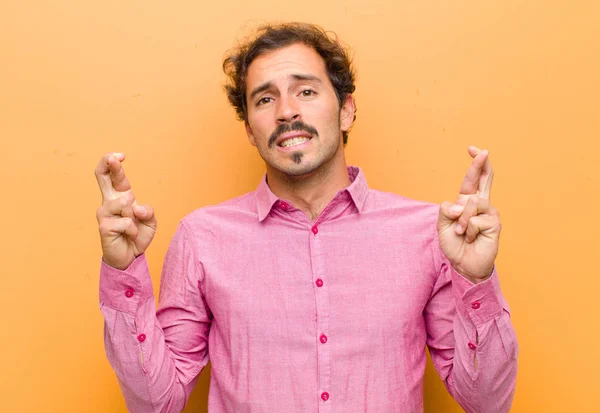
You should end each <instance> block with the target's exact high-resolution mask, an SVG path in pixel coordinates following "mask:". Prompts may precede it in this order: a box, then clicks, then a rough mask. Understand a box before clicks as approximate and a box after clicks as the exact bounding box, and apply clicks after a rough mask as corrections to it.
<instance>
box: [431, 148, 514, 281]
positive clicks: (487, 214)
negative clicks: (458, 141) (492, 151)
mask: <svg viewBox="0 0 600 413" xmlns="http://www.w3.org/2000/svg"><path fill="white" fill-rule="evenodd" d="M469 155H471V157H472V158H473V162H472V163H471V166H469V169H468V170H467V174H466V175H465V179H464V180H463V183H462V186H461V188H460V194H459V195H458V198H457V199H456V203H454V204H452V203H450V202H444V203H442V205H441V206H440V214H439V217H438V223H437V230H438V235H439V241H440V248H441V249H442V251H443V253H444V254H445V255H446V258H448V261H450V264H452V266H453V267H454V269H455V270H456V271H457V272H458V273H460V274H461V275H462V276H464V277H465V278H467V279H468V280H470V281H471V282H473V283H475V284H476V283H478V282H481V281H484V280H486V279H487V278H489V276H490V275H491V274H492V271H493V270H494V260H495V259H496V255H498V243H499V239H500V231H501V229H502V225H501V224H500V216H499V215H498V211H497V210H496V208H494V207H493V206H492V205H491V204H490V191H491V189H492V179H493V176H494V172H493V171H492V166H491V164H490V161H489V154H488V151H486V150H480V149H479V148H477V147H475V146H470V147H469Z"/></svg>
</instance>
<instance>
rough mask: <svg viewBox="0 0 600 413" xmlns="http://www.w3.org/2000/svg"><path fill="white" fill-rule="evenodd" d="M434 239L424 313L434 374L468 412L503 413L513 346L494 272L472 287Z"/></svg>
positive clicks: (510, 388)
mask: <svg viewBox="0 0 600 413" xmlns="http://www.w3.org/2000/svg"><path fill="white" fill-rule="evenodd" d="M437 242H438V241H437V239H436V240H435V243H436V247H437V248H434V249H435V251H434V255H436V258H435V259H434V261H436V262H437V268H438V276H437V280H436V282H435V285H434V288H433V292H432V295H431V297H430V300H429V302H428V304H427V306H426V308H425V312H424V315H425V323H426V326H427V346H428V347H429V352H430V354H431V359H432V362H433V365H434V367H435V368H436V370H437V372H438V374H439V375H440V377H441V378H442V380H443V381H444V384H445V386H446V388H447V389H448V391H449V392H450V394H451V395H452V397H453V398H454V399H455V400H456V401H457V402H458V404H460V405H461V407H462V408H463V409H464V410H465V411H466V412H467V413H505V412H509V411H510V407H511V405H512V401H513V397H514V391H515V384H516V374H517V354H518V345H517V340H516V335H515V332H514V329H513V326H512V323H511V320H510V310H509V308H508V304H507V302H506V300H505V299H504V297H503V295H502V292H501V290H500V282H499V278H498V273H497V271H496V269H495V268H494V271H493V273H492V275H491V276H490V277H489V278H488V279H487V280H485V281H483V282H481V283H478V284H473V283H472V282H470V281H469V280H467V279H466V278H464V277H463V276H462V275H460V274H459V273H458V272H456V270H455V269H454V268H453V267H452V265H451V264H450V263H449V262H448V260H447V259H446V257H445V256H444V255H443V253H442V252H441V250H440V249H439V246H438V244H437Z"/></svg>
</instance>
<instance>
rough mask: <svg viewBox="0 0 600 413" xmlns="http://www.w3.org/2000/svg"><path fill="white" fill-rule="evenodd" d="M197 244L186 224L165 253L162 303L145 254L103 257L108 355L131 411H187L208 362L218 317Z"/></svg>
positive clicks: (102, 290) (102, 301)
mask: <svg viewBox="0 0 600 413" xmlns="http://www.w3.org/2000/svg"><path fill="white" fill-rule="evenodd" d="M194 251H195V249H194V246H193V242H192V240H191V238H190V237H189V235H188V231H187V229H186V227H185V226H184V224H183V223H181V224H180V225H179V228H178V229H177V232H176V233H175V235H174V237H173V240H172V241H171V244H170V246H169V249H168V251H167V255H166V257H165V260H164V264H163V269H162V277H161V285H160V296H159V307H158V310H157V309H156V301H155V296H154V293H153V288H152V281H151V278H150V272H149V270H148V264H147V261H146V257H145V256H144V254H142V255H140V256H139V257H137V258H136V259H135V261H134V262H133V263H131V265H130V266H129V267H128V268H127V269H125V270H123V271H120V270H117V269H115V268H112V267H110V266H108V265H107V264H105V263H104V262H102V264H101V269H100V309H101V312H102V314H103V316H104V345H105V349H106V355H107V357H108V360H109V362H110V364H111V366H112V367H113V369H114V371H115V373H116V375H117V378H118V380H119V384H120V386H121V391H122V393H123V396H124V397H125V402H126V404H127V409H128V410H129V411H130V412H132V413H159V412H160V413H174V412H177V413H179V412H181V411H182V410H183V408H184V407H185V404H186V402H187V400H188V397H189V395H190V393H191V391H192V389H193V387H194V385H195V384H196V381H197V380H198V375H199V373H200V371H201V370H202V368H203V367H204V366H205V365H206V364H207V363H208V333H209V330H210V324H211V319H212V316H211V314H210V311H209V309H208V307H207V306H206V304H205V300H204V297H203V294H202V292H201V291H202V283H203V280H204V277H203V271H202V266H201V264H200V263H199V262H198V261H197V260H196V259H195V257H194V255H195V254H194Z"/></svg>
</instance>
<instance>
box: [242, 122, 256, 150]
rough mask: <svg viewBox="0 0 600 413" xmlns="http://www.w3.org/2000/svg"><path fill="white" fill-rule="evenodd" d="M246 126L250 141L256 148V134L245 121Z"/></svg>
mask: <svg viewBox="0 0 600 413" xmlns="http://www.w3.org/2000/svg"><path fill="white" fill-rule="evenodd" d="M244 126H246V135H248V141H249V142H250V144H251V145H252V146H256V139H255V138H254V133H252V128H251V127H250V124H249V123H248V121H244Z"/></svg>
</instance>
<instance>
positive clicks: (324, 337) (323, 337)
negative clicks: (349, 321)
mask: <svg viewBox="0 0 600 413" xmlns="http://www.w3.org/2000/svg"><path fill="white" fill-rule="evenodd" d="M319 340H321V343H323V344H325V343H327V336H326V335H325V334H321V337H319Z"/></svg>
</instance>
